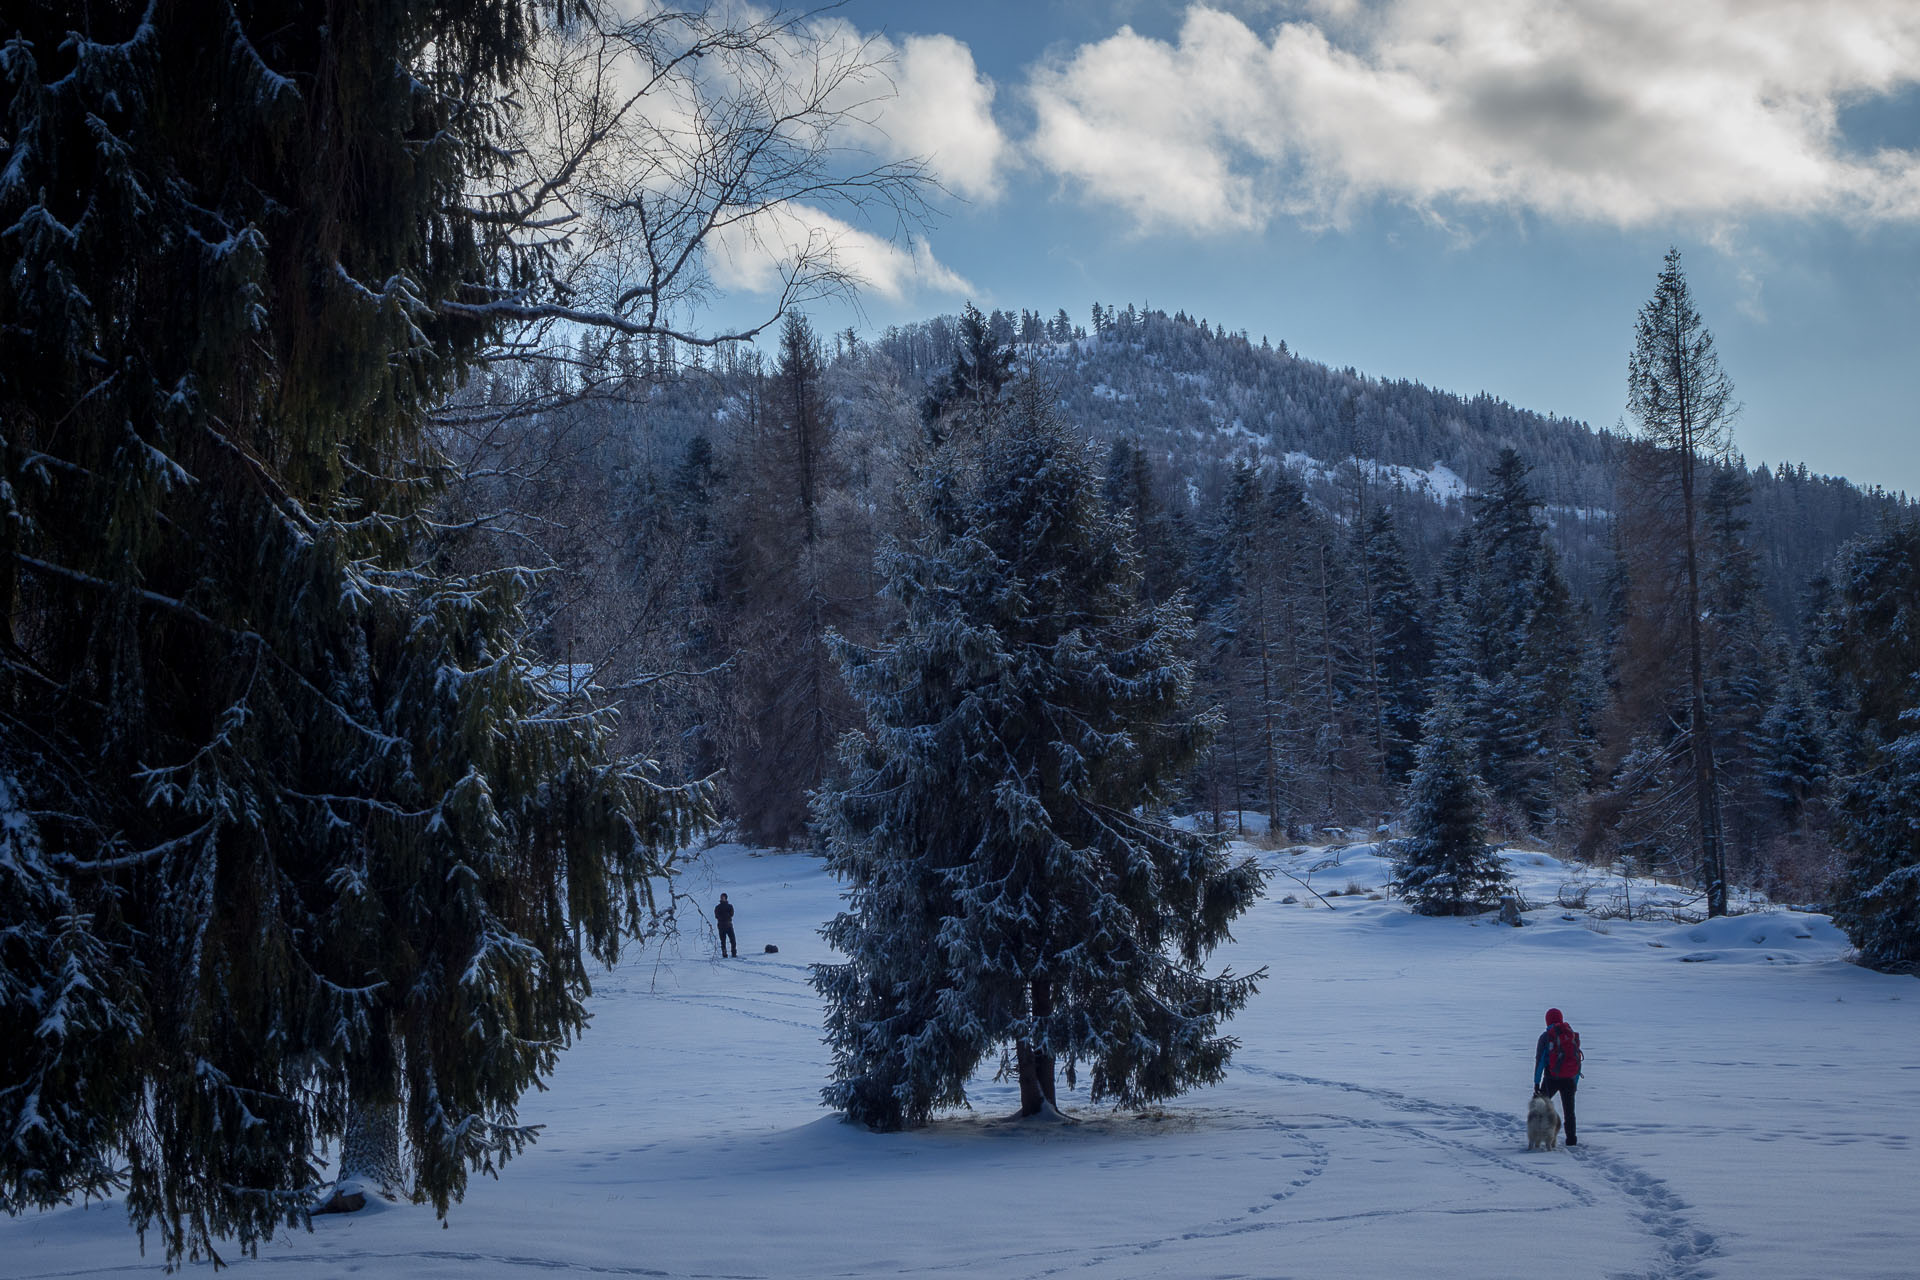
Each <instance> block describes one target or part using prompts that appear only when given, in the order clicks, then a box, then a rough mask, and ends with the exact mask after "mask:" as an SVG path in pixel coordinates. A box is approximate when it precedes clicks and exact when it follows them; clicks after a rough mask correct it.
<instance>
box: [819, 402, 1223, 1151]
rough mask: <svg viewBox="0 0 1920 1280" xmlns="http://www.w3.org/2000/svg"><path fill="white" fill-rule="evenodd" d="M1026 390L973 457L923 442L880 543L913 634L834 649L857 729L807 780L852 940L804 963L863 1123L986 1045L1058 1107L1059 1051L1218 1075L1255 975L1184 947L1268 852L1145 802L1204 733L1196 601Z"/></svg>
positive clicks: (916, 1103)
mask: <svg viewBox="0 0 1920 1280" xmlns="http://www.w3.org/2000/svg"><path fill="white" fill-rule="evenodd" d="M1043 394H1044V393H1043V391H1042V390H1041V388H1039V387H1038V386H1037V385H1035V384H1033V383H1032V382H1028V383H1026V384H1023V385H1022V386H1020V387H1019V388H1017V389H1016V391H1015V393H1014V404H1013V406H1012V409H1011V412H1010V414H1009V415H1008V419H1007V421H1006V422H1005V424H1004V425H1003V426H1002V427H1001V428H1000V430H999V431H997V432H996V433H995V434H994V435H993V436H992V437H990V438H989V440H988V441H987V442H986V444H985V445H984V450H983V454H982V456H981V457H980V459H979V461H978V464H977V466H972V465H967V464H964V463H963V461H962V459H961V458H960V457H959V456H958V452H957V447H950V448H949V449H948V450H946V451H944V452H943V454H942V455H940V456H939V457H938V458H937V459H936V460H935V462H934V463H933V464H932V465H931V466H930V468H929V469H928V471H927V473H926V474H925V475H924V476H923V479H922V502H923V514H924V519H925V531H924V533H923V534H922V535H921V536H920V537H919V538H917V539H916V540H915V541H913V542H912V543H910V544H907V545H904V546H899V547H897V548H895V549H893V550H892V551H891V552H890V553H889V554H888V555H887V557H886V564H885V567H886V572H887V578H888V589H889V590H890V591H891V592H892V593H893V595H894V596H895V597H897V599H898V600H899V602H900V604H901V605H902V606H903V608H904V610H905V613H906V623H905V628H904V631H903V633H902V634H901V635H900V636H899V637H898V638H897V639H896V640H894V641H893V642H892V643H890V644H887V645H884V646H881V647H879V648H873V649H862V648H857V647H854V646H851V645H843V646H842V651H843V653H844V661H845V667H846V673H847V679H848V682H849V684H850V685H851V687H852V688H853V690H854V693H855V695H856V697H857V698H858V699H859V700H860V701H861V702H862V703H863V705H864V707H865V710H866V717H867V730H866V733H865V734H864V735H855V736H850V737H849V739H848V742H847V744H846V746H845V764H846V767H847V774H848V776H847V777H846V778H845V779H843V780H841V781H839V782H837V783H835V784H833V785H830V786H828V787H826V788H825V789H823V790H822V792H821V793H820V795H819V797H818V799H817V801H816V819H817V823H818V826H819V829H820V831H821V834H822V835H823V836H824V838H825V840H826V844H827V852H828V860H829V865H830V866H831V868H832V869H833V871H834V872H835V873H836V874H837V875H839V876H840V877H841V878H842V879H844V880H845V881H846V883H847V885H848V890H847V908H846V910H845V911H844V912H843V913H842V914H840V915H839V916H838V917H836V918H835V919H834V920H833V921H832V922H831V923H830V924H829V925H828V926H827V928H826V930H825V934H826V937H827V939H828V940H829V941H830V942H832V943H833V944H834V946H835V947H837V948H838V949H839V950H840V951H841V953H842V954H844V955H845V956H846V960H845V962H844V963H840V964H831V965H822V966H820V967H818V968H817V969H816V970H815V974H814V982H815V985H816V986H817V987H818V988H819V990H820V992H821V994H822V995H823V996H825V998H826V1002H827V1036H828V1040H829V1043H830V1044H831V1045H832V1046H833V1050H834V1058H835V1071H834V1080H833V1082H832V1083H831V1084H830V1085H828V1086H827V1088H826V1089H825V1091H824V1095H825V1098H826V1101H827V1103H828V1104H829V1105H831V1106H834V1107H838V1108H842V1109H844V1110H845V1111H846V1113H847V1115H848V1116H849V1118H851V1119H854V1120H858V1121H860V1122H862V1123H865V1124H868V1125H871V1126H873V1127H875V1128H881V1129H896V1128H901V1127H905V1126H913V1125H918V1124H922V1123H924V1122H926V1120H927V1119H928V1118H929V1117H930V1116H931V1115H932V1113H933V1112H934V1111H935V1110H937V1109H939V1108H943V1107H954V1106H962V1105H965V1104H966V1101H967V1081H968V1079H969V1078H970V1077H971V1076H972V1075H973V1073H974V1071H975V1070H976V1068H978V1067H979V1065H980V1064H981V1062H982V1060H983V1059H985V1058H986V1057H987V1056H988V1055H989V1054H990V1053H992V1052H993V1051H994V1050H996V1049H999V1050H1001V1051H1002V1052H1003V1053H1004V1052H1006V1051H1007V1050H1008V1049H1011V1050H1012V1062H1013V1065H1014V1067H1015V1069H1016V1070H1017V1072H1018V1077H1019V1081H1020V1094H1021V1112H1022V1113H1023V1114H1029V1115H1031V1114H1038V1113H1043V1112H1051V1111H1052V1110H1053V1108H1054V1106H1055V1100H1056V1093H1055V1079H1054V1077H1055V1065H1056V1063H1063V1064H1064V1066H1065V1070H1066V1074H1067V1080H1068V1084H1069V1085H1070V1086H1071V1085H1072V1084H1073V1083H1074V1081H1075V1075H1076V1071H1077V1068H1078V1067H1079V1065H1080V1064H1083V1063H1084V1064H1086V1065H1087V1066H1088V1067H1089V1068H1090V1069H1091V1072H1092V1080H1091V1085H1092V1093H1093V1096H1094V1097H1095V1098H1104V1097H1113V1098H1116V1099H1118V1100H1120V1101H1122V1102H1124V1103H1140V1102H1146V1101H1150V1100H1153V1099H1159V1098H1166V1097H1169V1096H1172V1095H1174V1094H1177V1093H1179V1092H1180V1091H1182V1090H1184V1089H1186V1088H1188V1087H1191V1086H1192V1085H1195V1084H1201V1083H1207V1082H1211V1081H1214V1080H1217V1079H1218V1078H1219V1077H1220V1075H1221V1073H1222V1071H1223V1069H1224V1067H1225V1064H1226V1062H1227V1059H1228V1055H1229V1054H1230V1053H1231V1051H1232V1049H1233V1047H1234V1042H1233V1041H1232V1040H1230V1039H1228V1038H1226V1037H1224V1036H1222V1035H1221V1034H1220V1023H1221V1022H1222V1021H1223V1020H1224V1019H1225V1018H1227V1017H1228V1016H1229V1015H1230V1014H1232V1013H1233V1012H1234V1010H1236V1009H1238V1008H1239V1007H1240V1006H1241V1005H1242V1004H1243V1003H1244V1002H1245V1001H1246V1000H1247V998H1248V997H1249V996H1250V995H1252V993H1253V990H1254V985H1253V978H1252V977H1236V976H1234V975H1232V974H1231V973H1222V974H1219V975H1209V974H1207V973H1206V972H1205V971H1204V970H1203V969H1202V968H1201V962H1202V960H1203V958H1204V957H1205V956H1206V954H1207V953H1208V952H1209V951H1210V950H1211V949H1212V948H1213V947H1215V946H1216V945H1218V944H1219V943H1220V942H1222V941H1224V940H1225V939H1226V938H1227V936H1228V933H1227V930H1228V925H1229V923H1230V922H1231V921H1232V920H1233V918H1234V917H1235V916H1237V915H1238V914H1239V913H1240V912H1242V911H1244V910H1245V909H1246V907H1247V906H1248V905H1249V904H1250V903H1251V902H1252V901H1253V899H1254V896H1255V895H1256V894H1257V893H1258V891H1259V886H1260V881H1261V876H1260V872H1259V871H1258V869H1257V868H1256V867H1255V866H1254V865H1253V864H1252V863H1251V862H1250V861H1247V862H1241V863H1239V864H1233V863H1230V862H1229V861H1228V860H1227V858H1226V857H1225V856H1224V854H1223V853H1222V851H1221V850H1220V848H1219V846H1218V845H1217V844H1216V843H1214V842H1212V841H1209V840H1207V839H1204V838H1202V837H1199V836H1197V835H1194V834H1191V833H1189V832H1184V831H1180V830H1177V829H1175V828H1173V827H1170V826H1167V825H1164V824H1162V823H1160V822H1158V821H1156V820H1154V819H1153V818H1152V817H1151V816H1150V815H1151V811H1152V806H1153V805H1154V803H1155V801H1156V800H1158V799H1159V798H1160V797H1161V795H1162V789H1163V787H1164V786H1165V785H1166V783H1167V782H1168V780H1169V779H1171V778H1172V777H1173V776H1174V775H1175V774H1176V772H1177V771H1178V770H1179V769H1180V768H1181V767H1182V766H1183V765H1185V764H1186V763H1187V762H1189V761H1190V760H1191V759H1192V758H1193V755H1194V753H1195V751H1196V750H1197V748H1198V746H1199V745H1200V742H1201V740H1202V738H1203V737H1204V725H1203V724H1202V723H1201V722H1200V721H1199V720H1198V719H1196V718H1195V716H1194V715H1193V714H1192V712H1191V711H1190V710H1188V709H1187V707H1186V700H1187V694H1188V689H1189V685H1190V682H1191V673H1190V671H1189V668H1188V664H1187V663H1186V661H1185V660H1184V659H1183V658H1182V657H1181V656H1180V655H1181V652H1182V649H1183V645H1184V642H1185V641H1186V638H1187V635H1188V630H1189V624H1188V622H1187V621H1186V618H1185V615H1184V612H1183V611H1182V608H1181V607H1180V606H1179V605H1178V604H1177V603H1176V604H1173V605H1164V606H1158V607H1150V606H1147V605H1145V604H1143V603H1142V602H1141V597H1140V593H1139V591H1138V589H1137V574H1138V570H1137V568H1136V566H1135V564H1134V559H1133V555H1132V551H1131V544H1130V540H1129V538H1128V537H1127V535H1126V531H1125V528H1124V526H1123V524H1122V523H1121V522H1120V521H1119V520H1118V519H1117V518H1116V517H1115V516H1113V515H1112V514H1110V513H1109V512H1108V510H1107V508H1106V506H1105V504H1104V503H1103V502H1102V501H1101V498H1100V492H1099V485H1098V480H1097V478H1096V472H1095V466H1094V462H1093V460H1092V457H1091V454H1090V451H1089V447H1088V446H1087V445H1086V444H1085V443H1084V442H1082V441H1079V440H1077V439H1073V438H1070V437H1069V435H1068V434H1067V432H1066V431H1064V430H1063V429H1062V428H1061V427H1060V426H1059V425H1058V424H1057V423H1056V422H1055V421H1054V420H1053V418H1052V417H1051V414H1050V412H1049V411H1048V409H1047V408H1046V406H1045V405H1044V404H1043V403H1042V400H1043ZM1254 976H1256V977H1257V976H1258V975H1254ZM1003 1061H1004V1059H1003Z"/></svg>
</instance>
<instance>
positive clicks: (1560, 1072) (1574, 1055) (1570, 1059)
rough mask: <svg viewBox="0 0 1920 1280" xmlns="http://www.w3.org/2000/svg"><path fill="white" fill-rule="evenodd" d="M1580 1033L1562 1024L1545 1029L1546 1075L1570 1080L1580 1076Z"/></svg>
mask: <svg viewBox="0 0 1920 1280" xmlns="http://www.w3.org/2000/svg"><path fill="white" fill-rule="evenodd" d="M1581 1061H1582V1058H1581V1054H1580V1033H1579V1032H1578V1031H1575V1030H1574V1029H1573V1028H1572V1027H1570V1026H1568V1025H1567V1024H1566V1023H1564V1022H1556V1023H1554V1024H1553V1025H1552V1026H1551V1027H1548V1028H1547V1074H1548V1075H1550V1076H1552V1077H1553V1078H1554V1079H1556V1080H1572V1079H1574V1078H1575V1077H1577V1076H1578V1075H1579V1074H1580V1063H1581Z"/></svg>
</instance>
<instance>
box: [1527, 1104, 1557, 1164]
mask: <svg viewBox="0 0 1920 1280" xmlns="http://www.w3.org/2000/svg"><path fill="white" fill-rule="evenodd" d="M1559 1145H1560V1113H1559V1111H1557V1110H1555V1108H1554V1105H1553V1099H1552V1098H1546V1097H1542V1096H1541V1095H1539V1094H1537V1093H1536V1094H1534V1095H1533V1098H1532V1100H1531V1101H1529V1102H1528V1103H1527V1150H1529V1151H1538V1150H1539V1149H1540V1148H1542V1147H1545V1148H1546V1149H1547V1150H1549V1151H1552V1150H1553V1149H1554V1148H1555V1147H1557V1146H1559Z"/></svg>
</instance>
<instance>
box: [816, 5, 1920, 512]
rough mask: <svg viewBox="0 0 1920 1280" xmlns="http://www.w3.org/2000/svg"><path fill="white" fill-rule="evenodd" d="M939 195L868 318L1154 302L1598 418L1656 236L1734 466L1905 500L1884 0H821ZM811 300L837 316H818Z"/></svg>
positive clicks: (1908, 166) (1619, 382)
mask: <svg viewBox="0 0 1920 1280" xmlns="http://www.w3.org/2000/svg"><path fill="white" fill-rule="evenodd" d="M830 21H833V22H838V23H841V24H843V25H844V28H845V32H846V34H847V35H848V36H849V38H852V37H855V36H858V37H868V38H875V39H876V41H877V43H876V46H875V47H876V48H877V49H879V50H880V51H881V52H884V53H887V54H889V55H890V56H891V59H892V61H891V63H890V68H891V70H890V75H891V79H892V81H893V84H894V86H895V88H896V89H897V94H896V95H895V96H894V97H893V98H892V100H891V101H890V102H889V103H888V104H887V105H886V107H885V109H884V113H883V115H882V117H881V119H880V120H879V121H878V123H879V125H880V126H881V129H882V130H883V132H882V133H881V134H878V135H876V140H875V141H874V142H873V144H872V145H873V149H874V150H876V151H878V152H880V153H881V154H883V155H921V156H926V157H928V158H929V159H930V161H931V163H932V166H933V169H934V171H935V173H936V174H937V175H938V177H939V178H940V180H941V182H942V183H943V185H944V186H945V188H946V190H947V191H948V192H949V193H950V196H949V197H947V198H943V199H941V200H940V201H939V202H938V203H939V208H940V216H939V217H938V218H937V219H936V220H935V221H933V222H932V223H931V224H930V225H929V226H927V227H926V228H925V229H924V230H923V231H922V232H921V233H920V238H919V239H918V240H917V241H916V242H915V243H913V244H911V245H910V246H908V245H896V246H894V247H892V248H883V247H880V246H877V245H871V246H868V247H867V251H865V252H863V253H862V254H859V255H857V256H859V257H860V258H861V260H862V262H863V263H864V264H865V265H866V268H867V274H868V276H869V278H870V281H871V287H869V288H868V289H867V290H866V291H865V292H864V294H863V297H862V308H863V315H862V316H861V317H860V318H857V319H855V320H854V323H856V324H857V325H859V326H860V327H863V328H868V329H873V328H878V327H881V326H884V325H886V324H889V323H893V322H896V321H900V320H906V319H913V318H919V317H923V316H925V315H928V314H932V313H934V312H937V311H943V310H944V311H951V310H954V309H956V308H957V307H958V305H959V304H960V303H961V302H962V301H964V300H966V299H968V298H971V299H972V300H973V301H975V302H977V303H978V304H979V305H980V306H982V307H983V308H992V307H996V306H997V307H1006V308H1009V309H1017V308H1020V307H1032V308H1036V309H1041V310H1044V311H1046V312H1047V313H1051V312H1052V310H1053V309H1054V308H1056V307H1065V308H1066V309H1067V310H1068V312H1069V313H1070V314H1072V315H1073V316H1074V318H1075V319H1076V320H1077V321H1079V322H1080V323H1082V324H1084V323H1086V321H1087V312H1088V309H1089V305H1090V304H1091V303H1092V302H1094V301H1095V300H1098V301H1100V302H1102V303H1126V302H1134V303H1136V304H1151V305H1153V306H1156V307H1164V308H1165V309H1167V310H1169V311H1173V310H1179V309H1184V310H1186V311H1188V312H1191V313H1193V314H1196V315H1200V316H1205V317H1206V318H1207V319H1209V320H1211V321H1213V322H1215V323H1216V324H1225V325H1226V326H1227V327H1229V328H1231V329H1236V330H1237V329H1245V330H1247V331H1248V333H1249V334H1250V335H1252V336H1253V337H1254V338H1255V339H1256V340H1258V338H1259V337H1260V336H1262V335H1266V336H1269V337H1270V338H1272V339H1273V340H1274V341H1276V342H1277V341H1279V340H1281V339H1283V338H1284V339H1285V340H1286V341H1287V342H1288V344H1289V345H1290V346H1291V347H1292V348H1293V349H1294V350H1296V351H1298V352H1300V353H1301V354H1303V355H1306V356H1309V357H1312V358H1314V359H1318V360H1323V361H1326V362H1327V363H1330V364H1334V365H1340V366H1344V365H1353V366H1355V367H1357V368H1358V369H1360V370H1362V371H1364V372H1367V373H1371V374H1375V375H1378V376H1383V377H1389V378H1402V377H1404V378H1415V379H1419V380H1421V381H1424V382H1427V383H1429V384H1432V385H1436V386H1440V387H1444V388H1447V389H1449V390H1454V391H1459V392H1464V393H1472V392H1475V391H1480V390H1485V391H1488V392H1491V393H1493V394H1495V395H1499V396H1502V397H1504V398H1506V399H1508V400H1510V401H1513V402H1514V403H1517V404H1520V405H1523V406H1525V407H1528V408H1532V409H1537V410H1540V411H1542V412H1554V413H1559V414H1562V415H1566V416H1571V417H1576V418H1581V419H1584V420H1586V421H1588V422H1591V423H1593V424H1594V425H1596V426H1610V425H1613V424H1614V423H1615V422H1616V421H1618V419H1619V418H1620V415H1621V409H1622V404H1623V399H1624V382H1625V370H1626V359H1627V345H1628V342H1629V339H1630V334H1631V329H1632V325H1633V320H1634V316H1635V313H1636V311H1637V310H1638V308H1639V306H1640V304H1641V303H1642V302H1643V301H1645V299H1646V298H1647V296H1648V294H1649V293H1650V292H1651V289H1652V286H1653V281H1654V277H1655V274H1656V273H1657V271H1658V270H1659V267H1660V260H1661V256H1662V254H1663V253H1664V252H1665V251H1666V248H1667V247H1668V246H1669V245H1677V246H1679V248H1680V249H1681V251H1682V253H1683V254H1684V258H1685V263H1686V267H1687V271H1688V276H1689V279H1690V280H1691V282H1692V284H1693V288H1694V292H1695V295H1696V301H1697V302H1698V303H1699V305H1700V307H1701V310H1702V312H1703V313H1704V315H1705V316H1706V318H1707V322H1708V324H1709V326H1710V327H1711V328H1712V329H1713V331H1714V334H1715V336H1716V339H1717V340H1718V344H1719V348H1720V354H1721V360H1722V363H1723V365H1724V366H1725V368H1726V370H1727V372H1728V373H1729V374H1730V375H1731V376H1732V378H1733V379H1734V382H1735V384H1736V386H1737V388H1738V392H1739V397H1740V399H1741V400H1742V401H1743V402H1744V404H1745V409H1744V412H1743V414H1742V416H1741V418H1740V420H1739V422H1738V425H1737V427H1736V443H1737V444H1738V446H1739V447H1740V448H1741V449H1742V451H1743V452H1744V453H1745V454H1746V455H1747V457H1748V459H1749V460H1750V461H1752V462H1761V461H1767V462H1775V461H1779V460H1781V459H1791V460H1795V461H1805V462H1806V463H1807V464H1808V465H1809V466H1811V467H1813V468H1814V469H1815V470H1818V471H1825V472H1833V473H1838V474H1843V475H1847V476H1849V477H1851V478H1853V479H1855V480H1858V481H1861V482H1863V483H1880V484H1884V485H1886V486H1888V487H1889V488H1901V489H1906V490H1908V491H1909V492H1912V493H1917V494H1920V351H1916V346H1917V345H1920V344H1917V343H1916V339H1917V338H1920V3H1915V2H1914V0H1565V2H1562V3H1554V2H1552V0H1294V2H1291V3H1289V2H1287V0H1217V2H1216V3H1215V4H1213V5H1211V6H1207V5H1200V4H1187V3H1181V2H1179V0H1117V2H1109V3H1095V2H1094V0H1053V2H1047V0H1029V2H1028V3H1014V2H1013V0H963V3H960V4H951V5H948V4H940V5H936V4H922V3H887V2H885V0H848V2H847V3H845V4H844V5H841V6H839V7H838V8H836V9H835V10H833V13H832V17H831V19H830ZM819 319H820V320H821V322H822V323H821V327H822V328H834V327H841V326H843V325H844V324H845V323H846V322H847V321H846V318H845V317H844V316H841V315H838V314H833V313H827V314H823V315H821V316H820V317H819Z"/></svg>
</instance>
